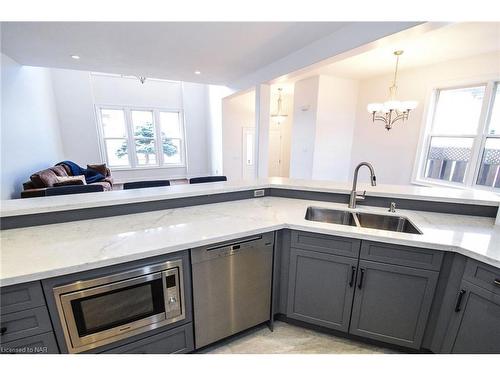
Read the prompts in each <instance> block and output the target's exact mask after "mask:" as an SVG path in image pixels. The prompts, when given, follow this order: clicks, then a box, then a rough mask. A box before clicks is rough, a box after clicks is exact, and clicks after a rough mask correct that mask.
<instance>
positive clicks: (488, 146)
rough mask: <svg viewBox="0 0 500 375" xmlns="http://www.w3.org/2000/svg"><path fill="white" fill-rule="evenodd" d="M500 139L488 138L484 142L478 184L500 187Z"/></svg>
mask: <svg viewBox="0 0 500 375" xmlns="http://www.w3.org/2000/svg"><path fill="white" fill-rule="evenodd" d="M499 170H500V139H499V138H488V139H486V142H485V144H484V151H483V157H482V159H481V167H480V169H479V175H478V176H477V184H478V185H483V186H491V187H495V188H500V171H499Z"/></svg>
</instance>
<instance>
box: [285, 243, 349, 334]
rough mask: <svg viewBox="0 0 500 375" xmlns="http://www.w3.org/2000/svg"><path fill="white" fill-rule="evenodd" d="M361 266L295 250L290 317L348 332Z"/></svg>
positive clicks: (289, 306) (323, 254) (288, 311)
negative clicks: (358, 270)
mask: <svg viewBox="0 0 500 375" xmlns="http://www.w3.org/2000/svg"><path fill="white" fill-rule="evenodd" d="M357 262H358V261H357V259H355V258H348V257H344V256H337V255H331V254H325V253H318V252H314V251H308V250H300V249H295V248H292V249H291V253H290V273H289V286H288V306H287V316H288V317H290V318H293V319H297V320H301V321H304V322H308V323H312V324H316V325H320V326H324V327H328V328H334V329H337V330H340V331H344V332H347V331H348V329H349V318H350V315H351V304H352V297H353V292H354V283H355V278H356V266H357Z"/></svg>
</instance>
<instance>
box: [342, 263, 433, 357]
mask: <svg viewBox="0 0 500 375" xmlns="http://www.w3.org/2000/svg"><path fill="white" fill-rule="evenodd" d="M437 279H438V272H435V271H429V270H422V269H416V268H410V267H404V266H399V265H398V266H397V265H390V264H384V263H378V262H371V261H364V260H361V261H360V262H359V268H358V276H357V280H356V292H355V296H354V303H353V308H352V318H351V327H350V330H349V332H350V333H352V334H354V335H357V336H362V337H368V338H372V339H375V340H378V341H384V342H387V343H391V344H396V345H400V346H405V347H409V348H415V349H418V348H420V344H421V342H422V338H423V335H424V330H425V326H426V323H427V317H428V315H429V311H430V307H431V303H432V299H433V296H434V290H435V288H436V283H437Z"/></svg>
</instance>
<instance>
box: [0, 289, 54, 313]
mask: <svg viewBox="0 0 500 375" xmlns="http://www.w3.org/2000/svg"><path fill="white" fill-rule="evenodd" d="M0 295H1V301H2V303H1V304H0V312H1V314H2V315H3V314H10V313H13V312H16V311H21V310H27V309H32V308H34V307H38V306H45V298H44V297H43V292H42V285H41V284H40V282H39V281H35V282H32V283H26V284H19V285H12V286H6V287H4V288H2V289H0Z"/></svg>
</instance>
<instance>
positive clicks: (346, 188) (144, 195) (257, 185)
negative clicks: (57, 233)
mask: <svg viewBox="0 0 500 375" xmlns="http://www.w3.org/2000/svg"><path fill="white" fill-rule="evenodd" d="M263 188H280V189H291V190H307V191H318V192H328V193H341V194H348V193H350V191H351V188H352V183H351V182H332V181H313V180H295V179H289V178H282V177H271V178H267V179H261V180H254V181H228V182H215V183H208V184H194V185H189V184H185V185H172V186H166V187H157V188H147V189H133V190H116V191H109V192H100V193H87V194H75V195H60V196H52V197H41V198H26V199H11V200H2V201H0V217H7V216H18V215H27V214H36V213H43V212H54V211H66V210H75V209H81V208H91V207H103V206H112V205H118V204H127V203H138V202H147V201H156V200H164V199H174V198H182V197H190V196H197V195H211V194H220V193H227V192H234V191H243V190H252V189H263ZM358 190H366V195H367V196H380V197H392V198H403V199H415V200H428V201H436V202H451V203H460V204H480V205H485V206H495V207H498V206H499V205H500V197H499V196H498V195H497V194H494V193H490V192H486V191H484V192H483V191H474V190H462V189H451V188H438V187H422V186H414V185H383V184H382V185H381V184H379V185H378V186H375V187H373V186H370V185H369V184H361V183H360V184H358Z"/></svg>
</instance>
